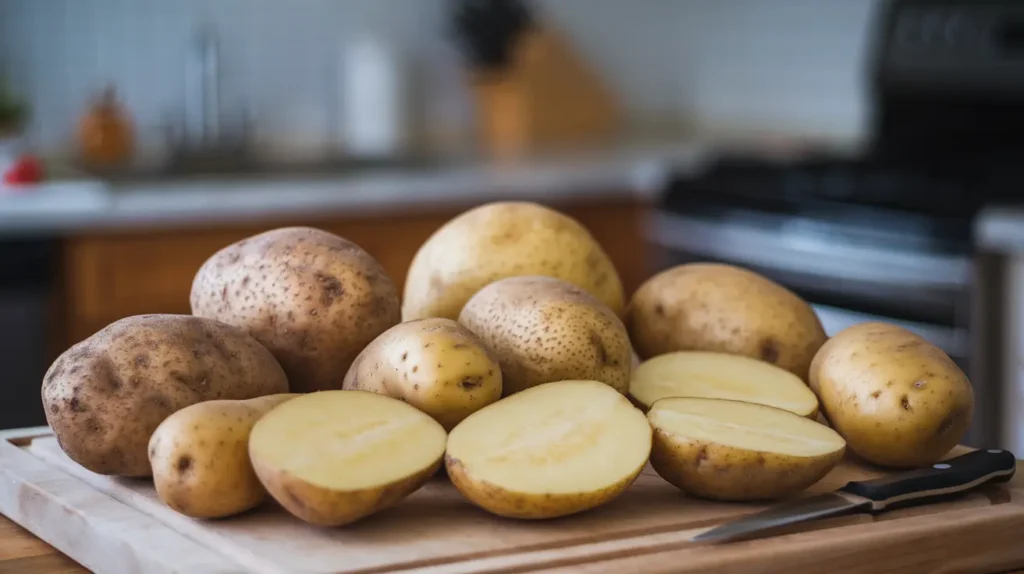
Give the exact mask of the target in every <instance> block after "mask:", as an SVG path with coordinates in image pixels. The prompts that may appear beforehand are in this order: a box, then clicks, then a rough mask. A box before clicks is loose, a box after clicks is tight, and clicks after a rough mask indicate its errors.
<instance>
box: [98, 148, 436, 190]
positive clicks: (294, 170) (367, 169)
mask: <svg viewBox="0 0 1024 574" xmlns="http://www.w3.org/2000/svg"><path fill="white" fill-rule="evenodd" d="M450 165H452V161H446V160H442V159H439V158H431V157H425V156H424V157H420V156H412V155H410V156H405V157H395V158H386V159H379V160H371V159H365V160H364V159H355V158H351V157H340V156H339V157H325V158H319V159H315V160H305V161H298V160H272V159H264V158H256V157H252V156H246V155H245V154H236V153H230V152H225V153H210V152H204V153H202V154H193V155H181V156H178V157H176V158H174V159H173V160H172V161H169V162H167V163H166V164H164V165H161V166H154V167H137V166H135V167H126V168H121V169H113V170H97V169H88V168H85V171H86V172H87V173H89V174H90V175H91V176H93V177H96V178H98V179H101V180H104V181H106V182H108V183H110V184H112V185H119V186H120V185H132V184H147V183H177V182H185V181H210V180H217V181H248V180H253V179H258V180H260V181H266V180H273V179H282V180H285V179H287V180H294V179H296V178H302V179H328V178H336V177H339V176H350V175H365V174H369V173H376V172H387V171H422V170H432V169H439V168H441V167H445V166H450Z"/></svg>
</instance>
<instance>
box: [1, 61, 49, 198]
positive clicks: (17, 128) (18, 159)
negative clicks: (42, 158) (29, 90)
mask: <svg viewBox="0 0 1024 574" xmlns="http://www.w3.org/2000/svg"><path fill="white" fill-rule="evenodd" d="M28 119H29V106H28V103H27V102H25V100H23V99H21V98H19V97H18V96H16V95H15V94H14V92H13V91H12V90H10V89H9V88H8V86H7V82H6V81H4V78H2V77H0V186H4V185H10V184H23V183H34V182H37V181H39V180H40V179H42V168H41V166H40V165H39V162H38V160H37V159H36V158H35V157H32V156H31V155H29V154H27V153H26V152H25V150H24V149H23V142H22V132H23V130H24V129H25V126H26V124H28Z"/></svg>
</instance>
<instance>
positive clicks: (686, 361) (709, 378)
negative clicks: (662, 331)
mask: <svg viewBox="0 0 1024 574" xmlns="http://www.w3.org/2000/svg"><path fill="white" fill-rule="evenodd" d="M629 395H630V397H631V398H633V399H634V401H635V402H636V403H638V404H639V405H641V406H642V407H643V408H645V409H646V408H650V406H651V405H653V404H654V403H655V401H657V400H659V399H663V398H666V397H694V398H705V399H731V400H735V401H745V402H748V403H757V404H761V405H768V406H770V407H776V408H780V409H784V410H787V411H790V412H792V413H796V414H798V415H800V416H802V417H807V418H810V419H814V418H815V417H817V414H818V397H816V396H815V395H814V393H813V392H811V389H809V388H807V385H806V384H804V382H803V381H801V380H800V378H799V377H797V376H796V375H794V374H793V373H790V372H789V371H786V370H784V369H781V368H779V367H776V366H774V365H769V364H768V363H765V362H764V361H759V360H757V359H751V358H750V357H744V356H741V355H730V354H728V353H710V352H706V351H678V352H675V353H667V354H665V355H659V356H657V357H654V358H653V359H650V360H647V361H644V362H643V363H641V364H640V366H639V367H637V368H636V370H634V371H633V378H632V379H631V380H630V382H629Z"/></svg>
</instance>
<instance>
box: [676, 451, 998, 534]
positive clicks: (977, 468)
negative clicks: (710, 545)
mask: <svg viewBox="0 0 1024 574" xmlns="http://www.w3.org/2000/svg"><path fill="white" fill-rule="evenodd" d="M1016 469H1017V458H1016V457H1015V456H1014V455H1013V453H1011V452H1010V451H1008V450H1002V449H979V450H975V451H972V452H969V453H967V454H964V455H960V456H958V457H955V458H951V459H949V460H944V461H942V462H937V463H935V464H933V465H931V466H929V467H925V468H921V469H915V470H910V471H905V472H899V473H895V474H892V475H889V476H886V477H883V478H876V479H872V480H864V481H853V482H849V483H847V484H846V486H843V487H842V488H840V489H839V490H837V491H835V492H829V493H825V494H818V495H814V496H808V497H805V498H799V499H796V500H792V501H788V502H783V503H781V504H778V505H775V506H772V507H769V508H767V509H765V510H763V511H761V512H756V513H754V514H750V515H747V516H744V517H743V518H739V519H737V520H734V521H732V522H727V523H725V524H722V525H720V526H717V527H714V528H711V529H710V530H707V531H704V532H702V533H700V534H698V535H696V536H694V537H693V538H691V539H690V540H691V541H692V542H728V541H732V540H738V539H741V538H747V537H750V536H752V535H756V534H759V533H762V532H765V531H768V530H772V529H775V528H778V527H781V526H786V525H789V524H796V523H798V522H804V521H808V520H816V519H819V518H827V517H831V516H838V515H842V514H852V513H857V512H869V513H871V514H877V513H880V512H885V511H886V510H891V509H893V508H903V507H906V506H915V505H919V504H926V503H929V502H935V501H938V500H942V499H945V498H948V497H951V496H955V495H958V494H960V493H963V492H967V491H969V490H971V489H974V488H977V487H979V486H981V485H983V484H988V483H998V482H1006V481H1008V480H1010V479H1011V478H1013V474H1014V472H1015V471H1016Z"/></svg>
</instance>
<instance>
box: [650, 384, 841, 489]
mask: <svg viewBox="0 0 1024 574" xmlns="http://www.w3.org/2000/svg"><path fill="white" fill-rule="evenodd" d="M647 418H648V420H650V422H651V426H652V427H654V446H653V448H652V450H651V466H652V467H654V470H655V472H657V473H658V474H659V475H660V476H661V477H662V478H664V479H665V480H667V481H668V482H670V483H672V484H673V485H675V486H676V487H678V488H680V489H681V490H683V491H685V492H687V493H689V494H692V495H695V496H699V497H703V498H709V499H713V500H725V501H744V500H768V499H774V498H782V497H785V496H790V495H793V494H796V493H798V492H800V491H802V490H804V489H806V488H807V487H809V486H811V485H812V484H814V483H816V482H818V481H819V480H821V479H822V478H823V477H824V476H825V475H826V474H828V473H829V471H830V470H832V469H833V468H834V467H835V466H836V465H837V464H838V463H839V461H840V460H842V458H843V453H844V452H845V450H846V443H845V441H843V438H842V437H841V436H839V435H838V434H837V433H836V432H835V431H834V430H832V429H830V428H828V427H827V426H825V425H821V424H818V423H816V422H814V421H812V420H810V419H807V418H804V417H801V416H799V415H796V414H794V413H791V412H789V411H785V410H782V409H777V408H774V407H769V406H766V405H758V404H754V403H745V402H742V401H730V400H724V399H697V398H678V397H675V398H667V399H661V400H660V401H658V402H656V403H654V406H652V407H651V410H650V411H649V412H648V413H647Z"/></svg>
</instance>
